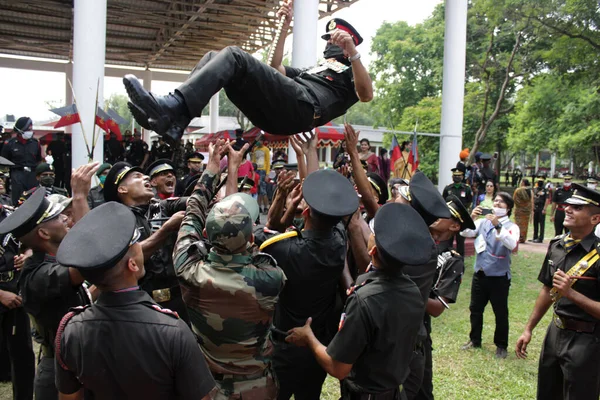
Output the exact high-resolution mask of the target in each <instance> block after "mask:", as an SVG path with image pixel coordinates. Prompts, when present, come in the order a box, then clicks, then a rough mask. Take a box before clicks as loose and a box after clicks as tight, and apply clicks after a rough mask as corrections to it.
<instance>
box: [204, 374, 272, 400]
mask: <svg viewBox="0 0 600 400" xmlns="http://www.w3.org/2000/svg"><path fill="white" fill-rule="evenodd" d="M248 378H250V379H248ZM215 382H216V383H217V386H216V392H213V397H212V398H213V400H275V399H276V398H277V392H278V388H277V382H276V381H275V378H274V377H273V374H272V373H271V371H269V370H267V371H265V373H264V374H262V376H258V377H257V376H256V375H218V374H217V375H216V376H215Z"/></svg>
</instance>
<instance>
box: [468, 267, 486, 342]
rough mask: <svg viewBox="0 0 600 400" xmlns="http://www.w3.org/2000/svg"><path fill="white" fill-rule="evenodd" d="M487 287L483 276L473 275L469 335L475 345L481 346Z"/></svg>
mask: <svg viewBox="0 0 600 400" xmlns="http://www.w3.org/2000/svg"><path fill="white" fill-rule="evenodd" d="M489 296H490V295H489V293H488V290H487V287H486V285H485V277H482V276H479V275H477V273H475V274H474V275H473V283H472V285H471V303H470V304H469V311H470V312H471V333H470V334H469V337H470V338H471V342H472V343H473V344H474V345H475V346H481V331H482V330H483V311H484V310H485V306H486V305H487V303H488V301H489V300H490V297H489Z"/></svg>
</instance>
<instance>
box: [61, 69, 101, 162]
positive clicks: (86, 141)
mask: <svg viewBox="0 0 600 400" xmlns="http://www.w3.org/2000/svg"><path fill="white" fill-rule="evenodd" d="M67 82H69V87H70V88H71V92H72V93H73V103H75V107H76V108H77V113H78V114H79V106H77V97H76V96H75V89H73V84H72V83H71V80H70V79H67ZM94 124H95V121H94ZM79 125H81V134H82V135H83V141H84V142H85V148H86V150H87V152H88V159H91V156H90V145H89V144H88V140H87V136H86V135H85V129H83V122H82V121H81V115H79Z"/></svg>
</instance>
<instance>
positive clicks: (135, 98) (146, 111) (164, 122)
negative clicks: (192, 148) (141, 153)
mask: <svg viewBox="0 0 600 400" xmlns="http://www.w3.org/2000/svg"><path fill="white" fill-rule="evenodd" d="M123 85H124V86H125V90H126V91H127V95H128V96H129V99H130V100H131V103H132V104H133V105H134V106H135V107H136V108H138V110H137V115H138V117H141V118H140V120H138V119H137V118H136V114H133V112H132V114H133V117H134V118H135V120H136V121H137V122H138V123H139V124H140V125H142V123H143V124H145V125H146V126H148V128H146V129H151V130H153V131H154V132H156V133H158V134H160V135H163V134H164V133H166V132H167V130H169V128H170V127H171V124H172V121H171V119H170V118H169V117H168V116H167V115H165V113H164V111H163V110H162V107H161V106H160V105H159V104H158V103H157V102H156V100H155V99H154V98H153V97H152V96H151V95H150V93H148V91H147V90H146V89H144V87H143V86H142V85H141V84H140V81H139V80H138V79H137V78H136V77H135V76H134V75H125V76H124V77H123ZM130 110H131V108H130ZM144 115H145V118H143V116H144ZM142 126H143V125H142Z"/></svg>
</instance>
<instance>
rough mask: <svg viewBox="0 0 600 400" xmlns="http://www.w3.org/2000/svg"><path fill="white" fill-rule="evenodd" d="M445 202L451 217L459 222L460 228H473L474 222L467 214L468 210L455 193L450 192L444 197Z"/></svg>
mask: <svg viewBox="0 0 600 400" xmlns="http://www.w3.org/2000/svg"><path fill="white" fill-rule="evenodd" d="M446 204H447V206H448V210H450V214H452V218H454V219H456V220H457V221H458V222H459V223H460V230H461V231H463V230H465V229H475V222H473V219H472V218H471V215H470V214H469V210H467V208H466V207H465V206H464V205H463V203H462V201H460V199H459V198H458V197H456V196H455V195H453V194H451V195H450V196H448V197H446Z"/></svg>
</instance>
